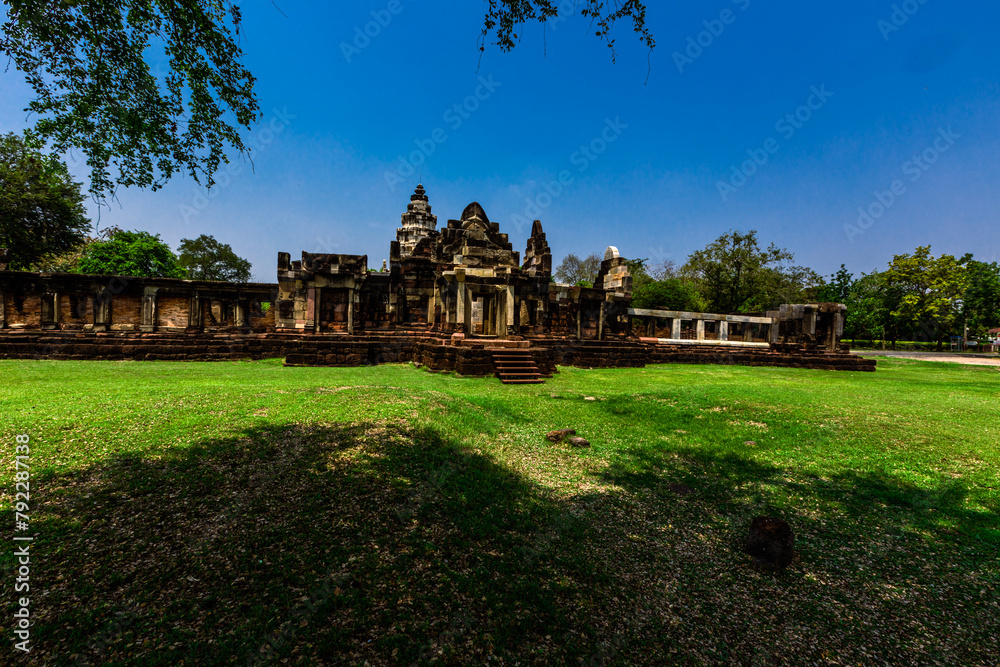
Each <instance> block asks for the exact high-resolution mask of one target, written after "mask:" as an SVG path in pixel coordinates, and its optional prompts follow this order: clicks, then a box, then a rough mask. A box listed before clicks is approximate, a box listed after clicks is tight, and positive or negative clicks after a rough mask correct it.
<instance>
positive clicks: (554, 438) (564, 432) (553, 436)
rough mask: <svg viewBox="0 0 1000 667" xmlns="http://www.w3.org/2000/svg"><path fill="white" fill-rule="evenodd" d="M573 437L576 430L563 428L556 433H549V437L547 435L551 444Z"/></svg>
mask: <svg viewBox="0 0 1000 667" xmlns="http://www.w3.org/2000/svg"><path fill="white" fill-rule="evenodd" d="M571 435H576V431H575V430H574V429H571V428H561V429H559V430H556V431H549V432H548V435H546V436H545V437H546V438H548V440H549V442H559V441H560V440H562V439H563V438H565V437H567V436H571Z"/></svg>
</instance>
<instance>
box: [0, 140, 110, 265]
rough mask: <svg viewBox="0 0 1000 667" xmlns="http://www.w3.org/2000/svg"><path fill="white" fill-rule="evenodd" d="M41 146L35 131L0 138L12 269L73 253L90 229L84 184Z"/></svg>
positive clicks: (1, 196)
mask: <svg viewBox="0 0 1000 667" xmlns="http://www.w3.org/2000/svg"><path fill="white" fill-rule="evenodd" d="M41 148H42V142H41V140H40V139H38V137H36V136H35V135H33V134H31V133H28V134H27V135H25V136H23V137H22V136H19V135H16V134H13V133H8V134H4V135H0V247H2V248H7V249H8V250H9V251H10V268H11V270H27V269H29V268H31V267H32V265H34V264H35V263H36V262H38V261H39V260H40V259H42V257H44V256H46V255H49V254H53V253H62V252H66V251H69V250H70V249H72V248H73V247H75V246H76V245H77V244H79V243H81V242H82V241H83V240H84V239H85V238H86V232H87V231H88V230H89V229H90V226H91V225H90V220H89V219H88V218H87V215H86V210H85V209H84V207H83V200H84V196H83V194H82V193H81V191H80V184H79V183H74V182H73V179H72V178H70V175H69V170H68V169H67V168H66V165H65V164H64V163H62V162H60V161H59V160H57V159H55V158H52V157H49V156H47V155H44V154H43V153H42V152H41Z"/></svg>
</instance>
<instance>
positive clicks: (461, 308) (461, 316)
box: [455, 280, 472, 333]
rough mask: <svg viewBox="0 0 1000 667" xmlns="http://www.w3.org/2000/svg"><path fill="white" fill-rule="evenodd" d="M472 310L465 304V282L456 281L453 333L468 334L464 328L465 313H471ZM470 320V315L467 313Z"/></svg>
mask: <svg viewBox="0 0 1000 667" xmlns="http://www.w3.org/2000/svg"><path fill="white" fill-rule="evenodd" d="M471 310H472V309H471V308H470V307H469V306H468V304H466V302H465V281H464V280H460V281H458V285H457V290H456V296H455V331H456V332H458V333H468V330H467V329H466V328H465V323H466V317H465V314H466V311H471ZM469 316H470V318H471V316H472V313H471V312H469Z"/></svg>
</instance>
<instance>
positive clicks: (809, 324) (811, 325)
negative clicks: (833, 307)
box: [802, 307, 816, 336]
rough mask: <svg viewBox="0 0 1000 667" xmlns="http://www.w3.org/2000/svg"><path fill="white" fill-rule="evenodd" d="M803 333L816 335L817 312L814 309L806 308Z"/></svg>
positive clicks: (803, 318)
mask: <svg viewBox="0 0 1000 667" xmlns="http://www.w3.org/2000/svg"><path fill="white" fill-rule="evenodd" d="M802 332H803V333H807V334H811V335H813V336H815V335H816V310H815V309H813V308H808V307H807V308H806V310H805V312H804V313H803V315H802Z"/></svg>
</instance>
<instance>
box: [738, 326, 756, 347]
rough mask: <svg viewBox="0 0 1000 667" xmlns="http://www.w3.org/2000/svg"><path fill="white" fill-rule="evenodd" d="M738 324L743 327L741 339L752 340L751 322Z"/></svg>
mask: <svg viewBox="0 0 1000 667" xmlns="http://www.w3.org/2000/svg"><path fill="white" fill-rule="evenodd" d="M740 326H742V327H743V340H744V342H747V343H750V342H752V341H753V324H751V323H750V322H744V323H743V324H741V325H740Z"/></svg>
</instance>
